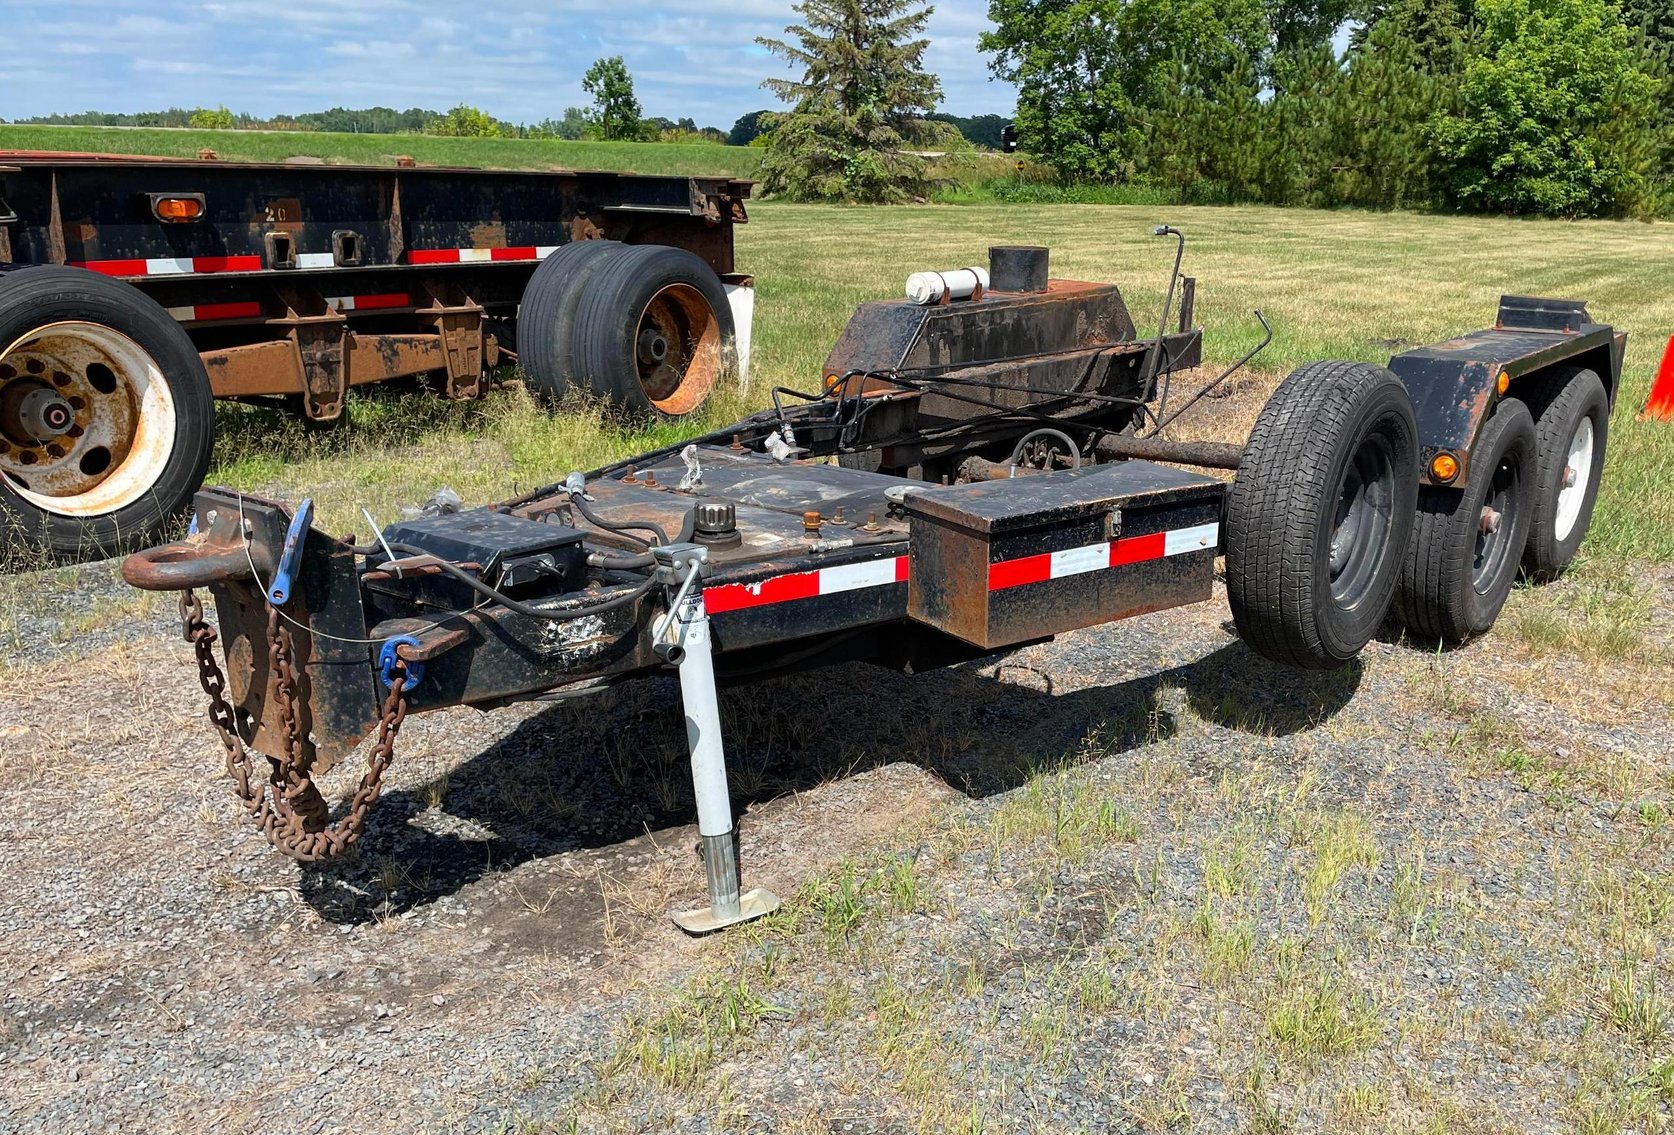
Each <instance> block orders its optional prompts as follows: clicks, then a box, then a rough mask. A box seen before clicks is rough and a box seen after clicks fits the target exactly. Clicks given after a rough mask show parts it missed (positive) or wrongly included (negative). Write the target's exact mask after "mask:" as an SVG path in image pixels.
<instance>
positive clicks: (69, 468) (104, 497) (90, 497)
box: [0, 322, 175, 517]
mask: <svg viewBox="0 0 1674 1135" xmlns="http://www.w3.org/2000/svg"><path fill="white" fill-rule="evenodd" d="M43 406H45V407H47V414H48V415H49V416H51V422H50V423H49V422H47V421H46V420H45V419H44V418H43V412H42V407H43ZM65 417H68V418H70V419H72V420H71V421H70V422H69V425H68V426H67V427H64V428H62V429H60V428H59V423H60V421H61V420H62V418H65ZM174 431H175V407H174V396H173V394H172V393H171V392H170V390H169V384H168V382H167V381H166V380H165V379H164V377H163V372H162V369H161V368H160V367H158V365H157V363H156V360H154V359H153V358H152V357H151V356H150V354H148V353H147V352H146V350H145V348H143V347H141V346H140V345H139V344H138V343H136V342H134V341H133V340H132V339H130V338H128V337H127V336H126V335H124V334H122V333H121V332H120V331H115V330H112V329H111V328H109V327H105V326H103V325H101V324H98V323H79V322H67V323H50V324H48V325H47V326H45V327H40V328H37V329H36V330H34V331H31V332H29V334H27V335H25V336H23V337H22V338H21V339H18V340H17V341H16V342H14V343H12V345H11V346H9V347H7V348H6V349H5V352H4V353H3V354H0V477H4V478H5V480H6V484H7V486H8V487H9V488H10V489H11V490H12V491H13V492H15V493H16V494H17V495H18V496H20V497H22V498H23V499H24V500H25V501H27V502H28V503H30V504H32V505H34V506H35V507H36V508H38V509H40V510H41V511H43V512H49V513H53V514H54V515H57V516H74V517H91V516H102V515H105V514H106V513H111V512H115V511H116V510H117V509H120V508H125V507H126V506H128V505H130V504H133V503H134V502H135V501H137V500H139V499H140V498H141V497H143V496H144V495H145V494H146V493H148V492H150V491H151V489H152V487H153V486H154V485H156V483H157V480H158V478H159V477H161V476H162V474H163V470H164V469H165V468H167V467H168V463H169V458H170V457H171V456H172V455H173V453H174Z"/></svg>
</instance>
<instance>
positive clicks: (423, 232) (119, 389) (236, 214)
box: [0, 151, 754, 559]
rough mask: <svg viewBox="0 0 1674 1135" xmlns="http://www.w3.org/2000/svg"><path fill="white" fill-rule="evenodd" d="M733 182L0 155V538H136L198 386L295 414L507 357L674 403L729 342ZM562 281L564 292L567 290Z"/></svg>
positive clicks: (735, 311)
mask: <svg viewBox="0 0 1674 1135" xmlns="http://www.w3.org/2000/svg"><path fill="white" fill-rule="evenodd" d="M750 188H751V185H750V183H749V182H747V181H734V180H729V179H726V178H687V177H641V176H630V175H622V174H613V173H578V172H565V171H558V172H552V173H503V172H494V171H485V170H470V169H427V168H417V167H412V166H408V165H398V166H392V167H348V166H324V165H309V164H290V163H286V164H276V165H254V164H235V163H229V162H219V161H213V160H203V161H181V160H165V159H149V158H126V157H106V156H100V155H78V154H30V153H9V152H3V151H0V536H3V537H4V540H5V544H6V545H7V546H8V547H9V548H11V549H14V550H15V549H16V548H19V547H22V548H26V549H30V550H32V551H35V552H44V553H46V554H47V555H49V556H51V557H54V558H59V559H65V558H85V557H88V556H96V555H100V554H109V553H111V552H114V551H117V550H119V549H123V548H126V547H129V546H137V545H140V544H144V543H147V542H151V541H154V540H155V539H156V538H157V537H158V535H159V534H160V533H161V532H162V530H163V528H164V527H165V525H166V524H167V523H168V521H169V519H170V518H171V517H173V516H175V515H176V514H178V513H179V512H180V511H181V510H182V509H183V508H184V507H185V505H186V504H187V503H188V502H189V501H190V500H191V496H192V494H193V492H195V491H196V490H197V488H198V486H199V485H200V484H201V482H202V480H203V477H204V474H205V471H206V470H207V468H208V464H209V459H210V453H211V449H212V448H213V443H214V434H215V415H214V403H213V399H215V398H232V399H239V400H246V401H250V400H255V401H268V400H282V401H285V402H288V403H290V404H291V405H293V406H294V407H295V408H296V410H297V412H299V413H301V414H303V415H305V416H306V417H308V418H310V419H313V420H315V421H332V420H334V419H336V418H338V417H340V416H341V415H342V413H343V409H344V403H345V399H346V396H347V393H348V391H349V389H350V388H351V387H355V386H361V385H365V384H367V383H374V382H382V381H385V380H388V379H393V378H402V377H408V376H417V375H425V376H429V377H428V382H429V385H430V386H431V388H432V389H434V390H435V391H436V392H437V393H438V394H440V395H442V396H444V397H448V398H477V397H481V396H482V395H483V394H484V393H485V391H486V389H487V386H488V383H487V381H486V377H485V376H486V375H487V373H488V372H489V370H490V369H491V368H493V367H495V366H496V365H498V364H500V363H502V362H512V361H515V362H518V363H520V364H521V366H522V369H523V372H524V374H525V375H526V376H527V378H528V380H529V382H530V384H531V385H532V386H533V388H534V389H535V390H536V392H537V393H540V394H542V395H544V396H547V397H550V398H556V397H558V396H561V395H562V394H563V393H564V392H565V391H567V390H569V389H571V388H572V387H580V388H582V389H585V390H588V391H591V392H593V393H595V394H598V395H602V396H604V397H607V398H609V399H611V400H612V401H614V402H616V403H618V404H620V405H622V406H624V407H626V408H629V409H633V410H638V411H642V412H646V413H653V414H663V415H667V416H671V417H678V416H681V415H684V414H688V413H690V412H692V411H693V410H695V409H697V408H698V407H699V406H701V405H702V404H703V402H704V400H705V398H706V397H707V396H708V394H709V392H710V390H711V389H713V387H714V386H715V384H716V383H717V382H718V381H720V380H721V378H722V377H723V376H724V375H727V374H730V373H735V372H736V373H742V371H743V370H744V368H745V367H746V366H747V362H748V349H749V329H750V321H751V315H752V311H753V294H754V293H753V291H752V280H751V279H750V277H749V276H747V275H744V274H742V273H740V272H738V271H737V265H736V264H735V263H734V261H733V232H732V229H733V226H734V225H737V224H743V223H744V222H745V221H746V219H747V218H746V215H745V210H744V202H745V200H746V199H747V198H748V197H749V195H750ZM584 297H585V302H583V299H584Z"/></svg>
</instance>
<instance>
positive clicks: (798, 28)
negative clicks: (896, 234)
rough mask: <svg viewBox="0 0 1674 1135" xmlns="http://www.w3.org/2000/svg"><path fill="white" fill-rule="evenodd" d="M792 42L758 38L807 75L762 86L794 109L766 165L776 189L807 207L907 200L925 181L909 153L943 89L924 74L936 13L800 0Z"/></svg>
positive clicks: (775, 133) (891, 3)
mask: <svg viewBox="0 0 1674 1135" xmlns="http://www.w3.org/2000/svg"><path fill="white" fill-rule="evenodd" d="M795 10H796V12H797V13H798V14H799V15H801V17H802V19H803V23H801V24H793V25H791V26H790V27H787V28H786V29H785V32H786V34H787V35H788V36H789V37H790V38H791V39H792V40H794V42H786V41H784V40H777V39H766V38H762V39H758V40H757V41H756V42H758V43H760V44H761V45H762V46H763V47H765V48H767V49H768V50H769V51H771V52H772V53H773V54H775V55H778V56H780V57H782V58H784V59H787V60H789V61H790V62H791V64H793V65H794V66H796V67H799V68H800V69H801V70H802V77H801V78H800V79H769V80H767V81H766V82H765V83H763V84H762V85H763V86H764V87H766V88H768V89H769V90H771V91H772V92H773V93H774V94H776V95H778V96H779V98H780V99H782V100H784V101H785V102H787V103H790V104H791V109H790V110H788V111H786V112H784V113H782V114H778V115H775V116H774V118H773V128H772V132H771V133H770V134H769V135H768V136H767V137H768V142H767V155H766V157H765V158H764V159H763V161H762V180H763V183H764V185H765V187H766V188H767V190H768V191H769V192H772V193H783V194H785V195H786V196H788V197H793V198H796V199H799V200H810V201H863V202H884V201H903V200H907V199H909V198H910V197H912V196H913V195H915V194H917V193H919V192H921V191H922V189H923V184H924V165H923V162H922V161H921V160H920V159H918V158H915V157H912V156H911V155H909V154H905V153H902V151H903V150H904V149H906V148H908V147H910V146H912V145H914V144H916V142H917V140H918V139H919V138H920V137H921V123H922V119H923V115H925V114H927V113H929V112H930V111H932V110H934V109H935V108H936V104H937V102H939V101H940V99H941V84H940V83H938V82H937V80H936V77H935V76H934V75H931V74H928V73H927V72H925V70H924V49H925V48H926V47H928V46H929V41H928V40H926V39H924V38H923V37H922V33H923V31H924V26H925V23H926V21H928V20H929V18H930V13H931V10H932V9H930V8H928V7H923V6H920V5H919V4H918V2H917V0H801V3H798V4H797V5H796V7H795Z"/></svg>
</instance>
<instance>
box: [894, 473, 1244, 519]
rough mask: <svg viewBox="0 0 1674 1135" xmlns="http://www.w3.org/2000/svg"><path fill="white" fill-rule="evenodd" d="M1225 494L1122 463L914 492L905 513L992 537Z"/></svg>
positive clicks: (1202, 480)
mask: <svg viewBox="0 0 1674 1135" xmlns="http://www.w3.org/2000/svg"><path fill="white" fill-rule="evenodd" d="M1223 488H1224V486H1223V484H1222V483H1221V482H1220V481H1217V480H1216V479H1215V478H1213V477H1205V476H1202V475H1201V474H1198V473H1188V472H1186V471H1185V470H1183V469H1176V468H1173V467H1172V466H1168V465H1158V464H1156V463H1155V462H1152V461H1118V462H1114V463H1112V464H1109V465H1094V466H1088V467H1085V468H1081V469H1065V470H1062V471H1059V472H1056V473H1024V474H1019V475H1018V476H1016V477H1012V478H1010V479H1008V480H1003V481H978V482H975V483H973V484H969V485H955V486H952V487H949V488H934V489H925V490H922V491H915V492H911V493H908V494H907V498H906V509H907V512H908V513H910V514H912V515H914V516H922V517H926V518H928V519H932V520H941V521H945V522H947V523H950V524H957V525H959V526H961V527H963V528H969V529H971V530H972V531H974V532H981V533H990V534H992V533H999V532H1007V531H1012V530H1016V529H1023V528H1034V527H1038V526H1040V525H1043V524H1056V523H1060V522H1063V521H1066V520H1073V519H1075V518H1077V517H1082V516H1088V515H1092V514H1095V513H1100V512H1107V511H1109V510H1110V509H1111V508H1129V507H1135V508H1137V507H1153V506H1160V505H1168V504H1172V503H1174V502H1176V501H1180V500H1186V499H1190V498H1193V497H1200V496H1203V495H1205V494H1209V493H1219V492H1221V491H1222V489H1223Z"/></svg>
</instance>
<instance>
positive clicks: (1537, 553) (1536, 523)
mask: <svg viewBox="0 0 1674 1135" xmlns="http://www.w3.org/2000/svg"><path fill="white" fill-rule="evenodd" d="M1517 394H1518V396H1519V397H1520V398H1522V399H1523V400H1524V401H1525V402H1527V403H1528V406H1529V412H1530V413H1531V414H1533V415H1534V419H1535V463H1534V517H1533V519H1532V520H1531V521H1530V523H1529V542H1528V544H1527V546H1526V547H1525V548H1524V549H1523V573H1524V574H1525V575H1527V576H1528V577H1529V578H1530V579H1533V580H1535V581H1537V582H1540V583H1546V582H1550V581H1551V580H1554V579H1557V578H1558V577H1559V576H1560V575H1562V574H1563V573H1564V569H1565V568H1567V567H1569V565H1570V563H1571V562H1572V561H1573V560H1574V559H1575V553H1576V552H1577V551H1578V550H1580V547H1581V541H1582V540H1584V539H1586V537H1587V529H1588V528H1589V527H1590V526H1591V525H1592V522H1593V506H1594V505H1595V504H1597V503H1598V486H1599V481H1600V479H1601V478H1602V477H1603V475H1604V447H1605V444H1606V442H1607V441H1608V440H1609V436H1610V396H1609V395H1608V394H1606V393H1605V390H1604V382H1603V381H1602V380H1601V379H1600V378H1599V376H1598V375H1597V374H1596V373H1595V372H1593V371H1590V370H1586V369H1584V368H1581V367H1567V368H1564V369H1562V370H1557V371H1553V372H1552V373H1550V374H1546V375H1541V376H1537V377H1535V378H1533V379H1529V380H1528V381H1527V385H1526V386H1520V389H1519V390H1518V391H1517ZM1583 429H1586V430H1588V431H1589V433H1588V434H1586V435H1583V434H1582V430H1583ZM1589 439H1590V442H1591V444H1590V450H1591V453H1590V454H1586V455H1578V457H1580V461H1579V462H1578V464H1579V465H1585V466H1586V467H1585V468H1577V469H1576V470H1575V473H1574V476H1575V478H1576V479H1577V481H1578V482H1579V483H1572V482H1571V481H1570V453H1571V446H1572V444H1575V443H1580V442H1583V441H1586V440H1589ZM1581 477H1585V478H1586V480H1585V481H1579V479H1580V478H1581ZM1566 492H1569V493H1570V494H1571V495H1570V496H1569V497H1568V498H1567V499H1566V498H1565V495H1564V494H1565V493H1566ZM1560 506H1561V507H1562V515H1561V516H1560V511H1559V510H1560Z"/></svg>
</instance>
